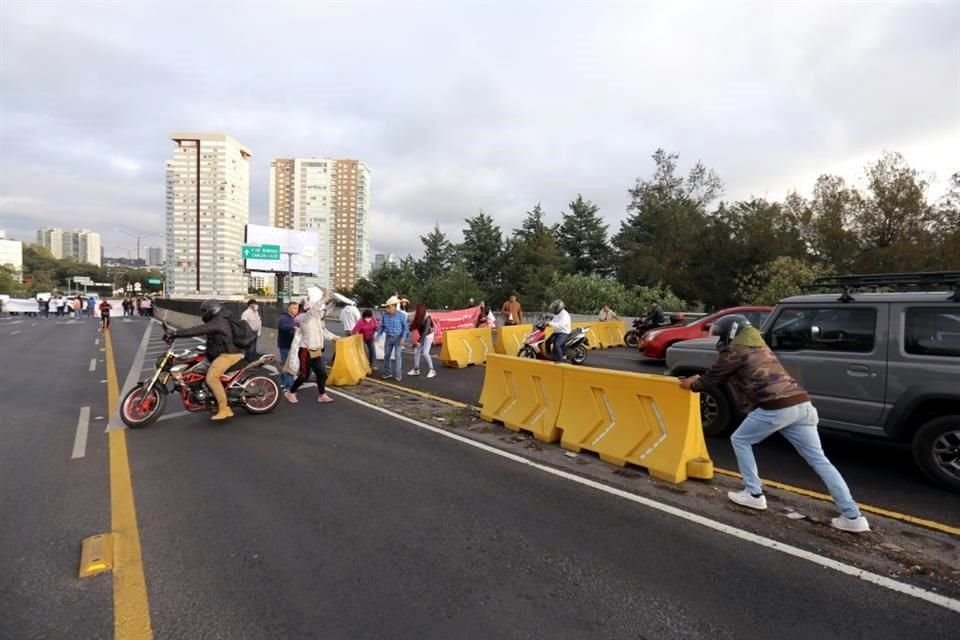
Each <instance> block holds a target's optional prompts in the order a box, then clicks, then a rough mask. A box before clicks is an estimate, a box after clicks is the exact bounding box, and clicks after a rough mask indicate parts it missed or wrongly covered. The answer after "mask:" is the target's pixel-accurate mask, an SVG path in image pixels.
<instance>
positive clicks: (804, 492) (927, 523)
mask: <svg viewBox="0 0 960 640" xmlns="http://www.w3.org/2000/svg"><path fill="white" fill-rule="evenodd" d="M368 380H369V381H370V382H373V383H376V384H379V385H383V386H385V387H390V388H391V389H396V390H397V391H406V392H407V393H412V394H414V395H417V396H421V397H423V398H429V399H430V400H436V401H437V402H442V403H444V404H449V405H451V406H454V407H460V408H462V409H474V410H476V411H480V407H476V406H473V405H470V404H465V403H463V402H458V401H457V400H451V399H449V398H443V397H441V396H435V395H433V394H430V393H425V392H423V391H418V390H417V389H409V388H407V387H401V386H400V385H398V384H391V383H389V382H384V381H382V380H373V379H370V378H368ZM714 471H716V472H717V473H719V474H720V475H723V476H730V477H731V478H741V477H742V476H741V475H740V474H739V473H737V472H736V471H731V470H729V469H721V468H719V467H714ZM763 484H764V485H765V486H768V487H773V488H774V489H780V490H781V491H788V492H790V493H795V494H797V495H801V496H806V497H808V498H816V499H817V500H824V501H826V502H833V498H831V497H830V496H829V495H827V494H826V493H820V492H818V491H811V490H809V489H804V488H802V487H795V486H793V485H791V484H787V483H785V482H777V481H776V480H764V481H763ZM859 506H860V510H861V511H866V512H867V513H873V514H876V515H879V516H884V517H886V518H892V519H893V520H900V521H901V522H908V523H910V524H915V525H917V526H920V527H926V528H927V529H933V530H934V531H942V532H943V533H949V534H951V535H955V536H960V527H954V526H951V525H949V524H945V523H943V522H937V521H936V520H925V519H924V518H918V517H916V516H911V515H908V514H906V513H900V512H899V511H891V510H890V509H884V508H882V507H874V506H872V505H869V504H860V505H859Z"/></svg>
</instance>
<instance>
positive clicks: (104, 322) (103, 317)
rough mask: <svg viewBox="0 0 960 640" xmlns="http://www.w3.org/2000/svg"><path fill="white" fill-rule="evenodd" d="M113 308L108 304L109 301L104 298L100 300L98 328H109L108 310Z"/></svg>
mask: <svg viewBox="0 0 960 640" xmlns="http://www.w3.org/2000/svg"><path fill="white" fill-rule="evenodd" d="M111 309H113V305H112V304H110V301H109V300H107V299H106V298H104V299H103V300H101V301H100V330H101V331H108V330H109V329H110V310H111Z"/></svg>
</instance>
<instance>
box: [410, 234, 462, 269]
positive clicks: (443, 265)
mask: <svg viewBox="0 0 960 640" xmlns="http://www.w3.org/2000/svg"><path fill="white" fill-rule="evenodd" d="M420 241H421V242H422V243H423V257H422V258H421V259H420V260H419V261H418V262H417V265H416V269H415V271H416V274H417V278H419V279H420V281H421V282H426V281H428V280H433V279H437V278H441V277H443V275H444V274H445V273H446V271H447V269H449V268H450V265H451V263H452V262H453V245H451V244H450V241H449V240H447V236H446V235H445V234H444V233H443V232H442V231H440V225H435V226H434V227H433V231H431V232H430V233H428V234H427V235H425V236H420Z"/></svg>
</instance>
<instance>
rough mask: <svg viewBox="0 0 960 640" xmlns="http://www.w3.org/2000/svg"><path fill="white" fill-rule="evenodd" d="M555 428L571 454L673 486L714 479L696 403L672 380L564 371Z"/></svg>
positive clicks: (598, 371)
mask: <svg viewBox="0 0 960 640" xmlns="http://www.w3.org/2000/svg"><path fill="white" fill-rule="evenodd" d="M557 426H558V427H559V428H560V430H561V431H562V432H563V437H562V438H561V445H562V446H563V448H565V449H569V450H571V451H580V450H583V449H586V450H587V451H593V452H596V453H597V454H599V456H600V458H601V459H603V460H605V461H607V462H610V463H612V464H616V465H619V466H623V465H625V464H626V463H628V462H629V463H631V464H635V465H638V466H641V467H646V468H647V469H648V470H649V471H650V475H652V476H654V477H656V478H660V479H661V480H666V481H668V482H673V483H680V482H683V481H684V480H686V479H687V478H688V477H691V478H701V479H709V478H712V477H713V463H712V462H711V461H710V456H709V454H708V453H707V445H706V442H705V441H704V438H703V428H702V426H701V423H700V401H699V397H698V396H697V394H694V393H691V392H689V391H685V390H683V389H681V388H680V383H679V381H678V380H677V379H676V378H669V377H666V376H655V375H644V374H639V373H627V372H623V371H611V370H607V369H587V368H580V367H566V368H565V370H564V372H563V401H562V403H561V406H560V413H559V416H558V418H557Z"/></svg>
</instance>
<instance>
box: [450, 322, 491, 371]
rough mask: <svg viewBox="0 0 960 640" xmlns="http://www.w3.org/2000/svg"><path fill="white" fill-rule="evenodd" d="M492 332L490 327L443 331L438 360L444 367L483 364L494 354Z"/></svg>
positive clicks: (459, 367) (460, 367)
mask: <svg viewBox="0 0 960 640" xmlns="http://www.w3.org/2000/svg"><path fill="white" fill-rule="evenodd" d="M494 353H495V351H494V348H493V332H492V331H491V330H490V329H485V328H484V329H455V330H453V331H447V332H446V333H444V339H443V347H441V349H440V361H441V362H443V366H445V367H456V368H457V369H462V368H464V367H467V366H470V365H472V364H484V363H486V361H487V356H488V355H491V354H494Z"/></svg>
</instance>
